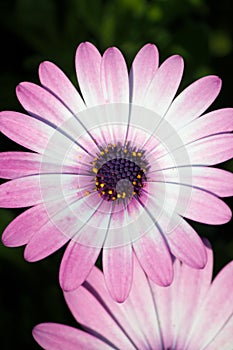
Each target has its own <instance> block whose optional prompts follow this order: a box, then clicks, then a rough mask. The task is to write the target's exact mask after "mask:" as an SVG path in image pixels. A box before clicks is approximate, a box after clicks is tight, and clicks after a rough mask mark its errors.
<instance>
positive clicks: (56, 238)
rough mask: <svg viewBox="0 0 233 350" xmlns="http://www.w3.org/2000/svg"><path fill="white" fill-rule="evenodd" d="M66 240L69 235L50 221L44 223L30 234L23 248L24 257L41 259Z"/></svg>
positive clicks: (31, 259) (58, 247) (54, 250)
mask: <svg viewBox="0 0 233 350" xmlns="http://www.w3.org/2000/svg"><path fill="white" fill-rule="evenodd" d="M48 220H49V217H48ZM68 240H69V236H68V235H65V234H64V233H63V232H61V231H60V230H59V229H58V228H57V227H55V225H54V224H53V223H52V222H49V224H46V223H45V224H44V225H41V227H40V229H39V231H38V232H36V233H35V234H34V235H32V236H31V238H30V240H29V242H28V244H27V246H26V248H25V250H24V258H25V260H27V261H30V262H34V261H39V260H42V259H44V258H46V257H47V256H49V255H51V254H52V253H54V252H56V251H57V250H58V249H60V248H61V247H62V246H63V245H65V243H67V241H68Z"/></svg>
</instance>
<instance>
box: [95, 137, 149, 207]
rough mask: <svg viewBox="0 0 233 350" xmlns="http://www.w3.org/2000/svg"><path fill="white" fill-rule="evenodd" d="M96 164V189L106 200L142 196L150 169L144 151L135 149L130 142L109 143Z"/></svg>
mask: <svg viewBox="0 0 233 350" xmlns="http://www.w3.org/2000/svg"><path fill="white" fill-rule="evenodd" d="M94 165H95V167H94V168H93V171H94V172H95V173H96V177H95V185H96V190H97V191H98V193H99V195H100V196H101V197H102V198H103V199H104V200H107V201H115V200H122V199H123V200H124V199H129V198H131V197H132V196H135V197H140V195H141V192H142V189H143V187H144V186H145V183H146V180H147V179H146V171H147V169H148V163H147V161H146V160H145V157H144V152H142V151H135V149H133V148H132V147H130V144H129V145H128V147H122V145H121V144H118V145H114V146H112V145H109V146H108V147H107V148H105V149H104V150H103V151H101V152H100V155H99V156H98V157H97V158H96V161H95V162H94Z"/></svg>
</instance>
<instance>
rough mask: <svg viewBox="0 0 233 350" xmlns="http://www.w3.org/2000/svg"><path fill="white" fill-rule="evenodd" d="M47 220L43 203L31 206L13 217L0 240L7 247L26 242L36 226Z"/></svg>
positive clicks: (35, 229) (34, 231)
mask: <svg viewBox="0 0 233 350" xmlns="http://www.w3.org/2000/svg"><path fill="white" fill-rule="evenodd" d="M47 220H48V215H47V212H46V208H45V207H44V205H43V204H41V205H38V206H36V207H32V208H30V209H28V210H26V211H25V212H23V213H22V214H20V215H19V216H17V218H15V219H14V220H13V221H12V222H11V223H10V224H9V225H8V226H7V227H6V229H5V231H4V232H3V235H2V242H3V244H4V245H6V246H7V247H18V246H21V245H24V244H27V243H28V241H29V240H30V238H31V237H32V235H34V234H35V233H36V231H37V228H38V226H39V227H40V225H43V224H44V223H45V222H47Z"/></svg>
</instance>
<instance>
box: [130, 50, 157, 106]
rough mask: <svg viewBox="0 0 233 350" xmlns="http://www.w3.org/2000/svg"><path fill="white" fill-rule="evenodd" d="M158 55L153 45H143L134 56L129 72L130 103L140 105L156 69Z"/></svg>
mask: <svg viewBox="0 0 233 350" xmlns="http://www.w3.org/2000/svg"><path fill="white" fill-rule="evenodd" d="M158 64H159V53H158V49H157V47H156V46H155V45H153V44H147V45H144V46H143V47H142V48H141V49H140V50H139V51H138V53H137V55H136V56H135V59H134V61H133V64H132V67H131V70H130V77H129V81H130V91H131V99H130V101H131V102H132V103H135V104H137V105H142V104H143V100H144V96H145V94H146V92H147V89H148V88H149V86H150V84H151V81H152V79H153V77H154V75H155V72H156V70H157V69H158Z"/></svg>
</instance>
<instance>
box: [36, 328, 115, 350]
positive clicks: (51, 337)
mask: <svg viewBox="0 0 233 350" xmlns="http://www.w3.org/2000/svg"><path fill="white" fill-rule="evenodd" d="M33 337H34V338H35V340H36V341H37V342H38V344H39V345H40V346H42V347H43V348H44V349H49V350H64V349H65V350H77V349H80V350H81V349H85V350H93V349H95V350H111V349H112V346H110V345H108V344H106V343H105V342H104V341H101V340H100V339H98V338H96V337H94V336H92V335H90V334H88V333H86V332H83V331H81V330H79V329H75V328H72V327H68V326H65V325H61V324H56V323H42V324H39V325H37V326H36V327H34V329H33Z"/></svg>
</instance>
